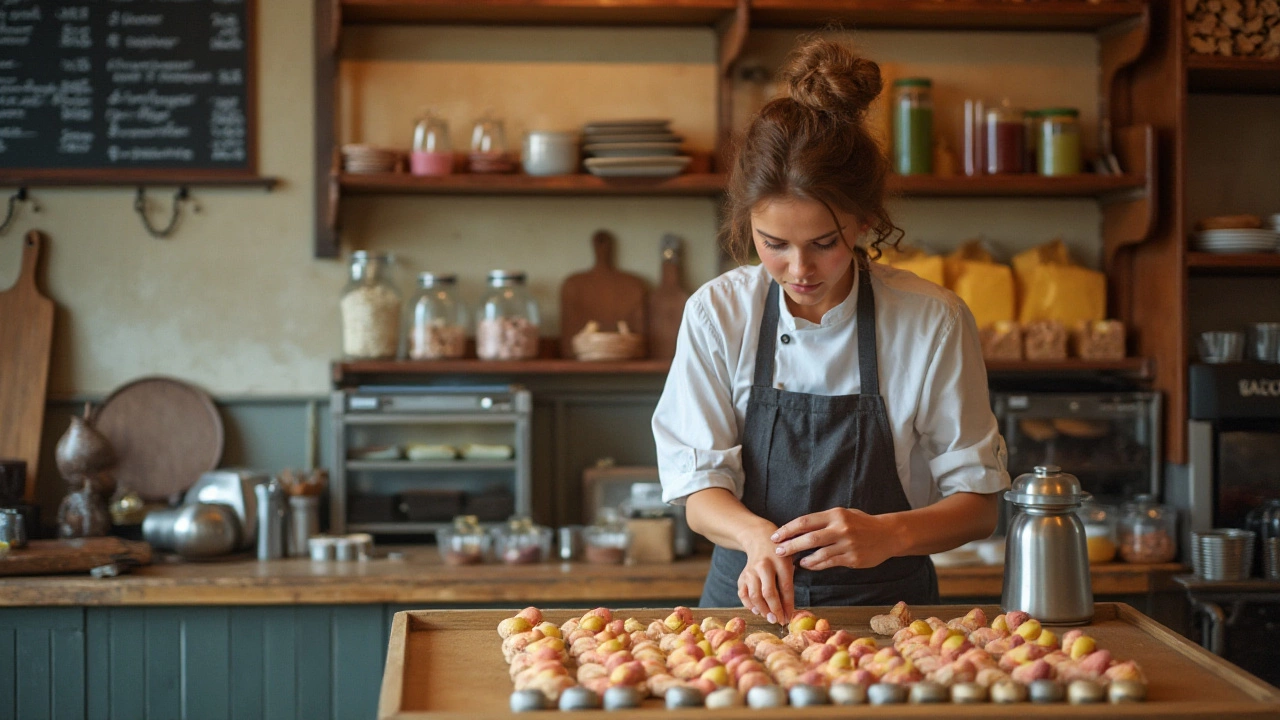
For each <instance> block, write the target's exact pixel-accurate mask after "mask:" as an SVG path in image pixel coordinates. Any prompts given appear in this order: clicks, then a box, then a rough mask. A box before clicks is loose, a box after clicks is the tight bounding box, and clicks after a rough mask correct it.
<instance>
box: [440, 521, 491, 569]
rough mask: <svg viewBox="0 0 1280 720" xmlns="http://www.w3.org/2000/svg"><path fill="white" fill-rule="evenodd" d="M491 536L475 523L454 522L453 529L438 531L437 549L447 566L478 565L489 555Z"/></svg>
mask: <svg viewBox="0 0 1280 720" xmlns="http://www.w3.org/2000/svg"><path fill="white" fill-rule="evenodd" d="M490 543H491V539H490V537H489V534H488V533H486V532H485V531H484V529H483V528H481V527H480V525H479V524H478V523H476V522H475V520H474V518H469V521H466V520H464V521H459V520H458V519H455V520H454V523H453V527H451V528H440V529H439V530H437V531H436V547H437V548H439V550H440V559H441V560H443V561H444V563H445V564H446V565H478V564H480V563H482V562H484V559H485V556H486V555H488V553H489V545H490Z"/></svg>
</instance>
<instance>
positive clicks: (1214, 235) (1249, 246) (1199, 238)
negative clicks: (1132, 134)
mask: <svg viewBox="0 0 1280 720" xmlns="http://www.w3.org/2000/svg"><path fill="white" fill-rule="evenodd" d="M1277 232H1280V231H1277V230H1274V229H1272V228H1224V229H1221V230H1201V231H1200V232H1198V233H1196V236H1195V239H1194V241H1193V242H1192V249H1194V250H1199V251H1200V252H1207V253H1218V254H1232V253H1269V252H1275V251H1276V241H1277V239H1280V235H1277Z"/></svg>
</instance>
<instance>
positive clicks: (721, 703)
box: [707, 687, 747, 710]
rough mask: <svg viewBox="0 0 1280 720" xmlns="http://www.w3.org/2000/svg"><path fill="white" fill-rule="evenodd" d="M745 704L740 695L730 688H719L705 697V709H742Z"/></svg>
mask: <svg viewBox="0 0 1280 720" xmlns="http://www.w3.org/2000/svg"><path fill="white" fill-rule="evenodd" d="M746 704H747V703H746V700H744V699H743V697H742V693H740V692H738V691H737V690H734V689H733V688H730V687H724V688H720V689H719V690H715V691H713V692H712V693H711V694H710V695H708V696H707V707H708V708H710V709H712V710H716V709H719V708H733V707H742V706H743V705H746Z"/></svg>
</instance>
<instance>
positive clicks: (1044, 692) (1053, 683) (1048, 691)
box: [1027, 679, 1067, 703]
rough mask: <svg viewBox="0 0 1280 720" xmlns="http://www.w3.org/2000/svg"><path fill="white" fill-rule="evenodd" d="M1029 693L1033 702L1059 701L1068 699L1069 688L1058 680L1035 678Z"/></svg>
mask: <svg viewBox="0 0 1280 720" xmlns="http://www.w3.org/2000/svg"><path fill="white" fill-rule="evenodd" d="M1027 695H1028V696H1029V697H1030V698H1031V702H1033V703H1057V702H1062V701H1063V700H1066V699H1067V688H1066V686H1064V685H1063V684H1062V683H1060V682H1058V681H1057V680H1048V679H1045V680H1033V681H1032V682H1031V684H1030V685H1028V686H1027Z"/></svg>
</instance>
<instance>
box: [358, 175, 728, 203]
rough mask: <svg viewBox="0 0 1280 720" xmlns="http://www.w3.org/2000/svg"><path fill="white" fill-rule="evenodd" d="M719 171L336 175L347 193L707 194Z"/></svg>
mask: <svg viewBox="0 0 1280 720" xmlns="http://www.w3.org/2000/svg"><path fill="white" fill-rule="evenodd" d="M724 180H725V177H724V176H723V175H717V174H713V173H691V174H687V175H677V176H675V177H670V178H599V177H596V176H595V175H588V174H585V173H582V174H578V175H555V176H550V177H535V176H531V175H476V174H465V173H462V174H456V175H441V176H435V177H421V176H417V175H408V174H404V173H394V174H393V173H384V174H367V175H364V174H352V173H344V174H343V175H342V179H341V182H342V190H343V192H344V193H349V194H351V195H402V194H403V195H410V194H420V195H662V196H692V197H712V196H715V195H718V194H720V193H721V192H723V191H724Z"/></svg>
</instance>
